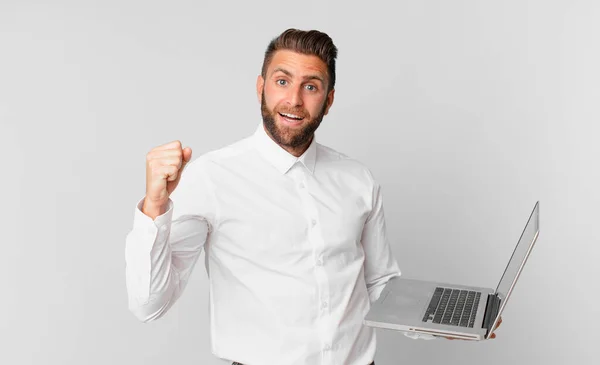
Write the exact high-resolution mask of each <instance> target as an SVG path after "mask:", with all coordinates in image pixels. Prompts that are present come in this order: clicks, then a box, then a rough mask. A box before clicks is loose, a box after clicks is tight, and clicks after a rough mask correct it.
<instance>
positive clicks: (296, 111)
mask: <svg viewBox="0 0 600 365" xmlns="http://www.w3.org/2000/svg"><path fill="white" fill-rule="evenodd" d="M275 112H276V113H287V114H294V115H297V116H299V117H302V118H306V117H307V116H309V114H308V113H307V112H306V110H304V109H284V108H277V109H276V110H275Z"/></svg>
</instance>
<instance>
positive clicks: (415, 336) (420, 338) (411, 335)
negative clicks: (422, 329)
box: [404, 332, 436, 340]
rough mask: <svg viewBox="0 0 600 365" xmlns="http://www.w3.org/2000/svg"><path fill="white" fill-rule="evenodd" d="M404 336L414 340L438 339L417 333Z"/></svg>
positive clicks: (407, 333) (408, 333)
mask: <svg viewBox="0 0 600 365" xmlns="http://www.w3.org/2000/svg"><path fill="white" fill-rule="evenodd" d="M404 336H406V337H409V338H412V339H413V340H435V338H436V337H435V336H434V335H428V334H425V333H415V332H404Z"/></svg>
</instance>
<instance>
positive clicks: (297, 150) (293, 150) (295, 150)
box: [263, 125, 314, 157]
mask: <svg viewBox="0 0 600 365" xmlns="http://www.w3.org/2000/svg"><path fill="white" fill-rule="evenodd" d="M263 128H264V129H265V132H266V133H267V136H269V138H271V140H272V141H273V142H275V143H277V145H278V146H279V147H281V148H283V149H284V150H286V151H287V153H289V154H290V155H292V156H295V157H300V156H302V154H303V153H304V152H306V150H307V149H308V147H309V146H310V144H311V142H312V140H313V138H314V134H313V135H312V136H311V137H310V139H309V140H308V142H306V143H305V144H303V145H301V146H298V147H290V146H284V145H281V144H279V143H278V142H277V141H276V140H275V139H274V138H273V136H271V133H269V131H268V130H267V128H265V127H264V125H263Z"/></svg>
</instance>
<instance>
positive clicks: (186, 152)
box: [181, 147, 192, 169]
mask: <svg viewBox="0 0 600 365" xmlns="http://www.w3.org/2000/svg"><path fill="white" fill-rule="evenodd" d="M182 152H183V164H182V166H181V168H182V169H183V167H184V166H185V165H186V164H187V163H188V162H190V160H191V159H192V149H191V148H190V147H186V148H184V149H183V151H182Z"/></svg>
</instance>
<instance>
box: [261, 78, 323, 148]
mask: <svg viewBox="0 0 600 365" xmlns="http://www.w3.org/2000/svg"><path fill="white" fill-rule="evenodd" d="M326 108H327V99H326V100H325V101H324V102H323V106H322V107H321V110H320V111H319V114H318V115H317V116H315V117H314V118H310V114H309V113H308V112H307V111H306V110H304V109H297V108H296V109H283V108H277V110H275V108H274V110H270V109H269V108H268V107H267V104H266V102H265V91H264V89H263V92H262V101H261V103H260V110H261V114H262V118H263V124H264V126H265V128H266V129H267V131H269V134H271V136H272V137H273V139H274V140H275V142H276V143H277V144H278V145H280V146H285V147H291V148H298V147H300V146H303V145H305V144H308V143H309V142H310V141H311V139H312V137H313V135H314V133H315V131H316V130H317V128H319V125H320V124H321V121H322V120H323V116H325V109H326ZM278 113H291V114H295V115H299V116H302V117H304V118H305V119H307V121H306V122H305V123H304V125H303V127H302V128H301V129H299V130H298V129H295V128H290V127H288V126H280V125H277V122H276V121H275V118H276V117H277V115H278Z"/></svg>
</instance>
